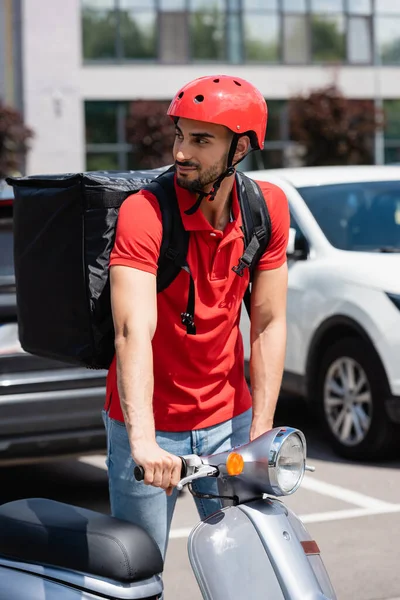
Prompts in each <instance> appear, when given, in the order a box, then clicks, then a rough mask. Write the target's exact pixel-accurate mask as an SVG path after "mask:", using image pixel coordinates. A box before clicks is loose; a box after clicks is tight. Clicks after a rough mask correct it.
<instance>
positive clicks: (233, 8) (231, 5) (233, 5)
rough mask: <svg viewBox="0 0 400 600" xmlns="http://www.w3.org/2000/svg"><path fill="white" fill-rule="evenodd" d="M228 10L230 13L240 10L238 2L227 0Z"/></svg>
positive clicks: (238, 0)
mask: <svg viewBox="0 0 400 600" xmlns="http://www.w3.org/2000/svg"><path fill="white" fill-rule="evenodd" d="M228 10H231V11H238V10H240V0H228Z"/></svg>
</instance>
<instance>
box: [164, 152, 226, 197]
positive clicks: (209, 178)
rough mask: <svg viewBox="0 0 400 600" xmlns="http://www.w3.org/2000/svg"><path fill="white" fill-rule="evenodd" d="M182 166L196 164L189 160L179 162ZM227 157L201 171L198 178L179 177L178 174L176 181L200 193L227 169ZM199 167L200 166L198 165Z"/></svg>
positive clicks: (180, 185)
mask: <svg viewBox="0 0 400 600" xmlns="http://www.w3.org/2000/svg"><path fill="white" fill-rule="evenodd" d="M178 164H181V165H182V166H185V167H186V166H187V167H189V166H195V165H193V164H191V163H189V162H187V163H183V162H182V163H178ZM225 165H226V158H223V159H222V160H221V162H220V163H219V164H215V165H213V166H212V167H210V168H208V169H206V170H205V171H201V170H200V171H199V172H198V176H197V177H196V179H188V178H186V177H179V176H178V175H177V178H176V182H177V184H178V185H179V187H181V188H184V189H185V190H188V191H189V192H192V193H194V194H195V193H199V192H200V191H203V190H204V188H206V187H207V186H209V185H211V184H212V183H214V182H215V181H216V179H218V177H219V176H220V175H222V173H223V172H224V171H225V168H226V167H225ZM197 168H198V167H197Z"/></svg>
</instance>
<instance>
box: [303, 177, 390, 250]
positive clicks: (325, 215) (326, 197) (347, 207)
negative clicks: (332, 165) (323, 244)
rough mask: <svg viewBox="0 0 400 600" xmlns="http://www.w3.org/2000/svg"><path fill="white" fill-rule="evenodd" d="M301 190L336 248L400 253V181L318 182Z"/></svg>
mask: <svg viewBox="0 0 400 600" xmlns="http://www.w3.org/2000/svg"><path fill="white" fill-rule="evenodd" d="M298 192H299V193H300V194H301V195H302V197H303V198H304V200H305V202H306V204H307V206H308V208H309V209H310V210H311V212H312V214H313V215H314V218H315V219H316V220H317V222H318V224H319V226H320V227H321V229H322V231H323V232H324V234H325V235H326V237H327V238H328V240H329V242H330V243H331V244H332V245H333V246H335V247H336V248H339V249H341V250H353V251H364V252H371V251H375V252H400V181H377V182H370V181H368V182H362V183H338V184H334V185H318V186H312V187H301V188H298Z"/></svg>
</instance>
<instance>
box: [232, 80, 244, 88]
mask: <svg viewBox="0 0 400 600" xmlns="http://www.w3.org/2000/svg"><path fill="white" fill-rule="evenodd" d="M233 83H234V84H235V85H238V86H239V87H240V86H241V85H242V84H241V83H239V82H238V81H235V80H233Z"/></svg>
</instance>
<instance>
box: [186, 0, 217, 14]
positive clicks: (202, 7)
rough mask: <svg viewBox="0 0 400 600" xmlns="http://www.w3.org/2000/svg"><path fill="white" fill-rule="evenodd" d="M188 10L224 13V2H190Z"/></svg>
mask: <svg viewBox="0 0 400 600" xmlns="http://www.w3.org/2000/svg"><path fill="white" fill-rule="evenodd" d="M190 10H192V11H193V12H214V11H215V10H216V11H218V12H224V11H225V0H190Z"/></svg>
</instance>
